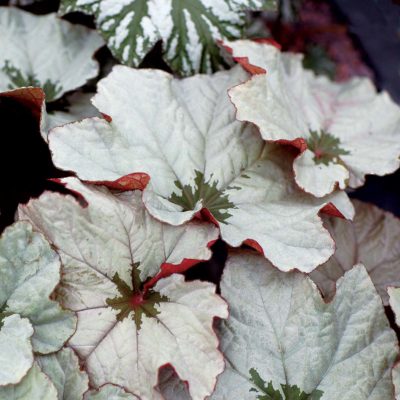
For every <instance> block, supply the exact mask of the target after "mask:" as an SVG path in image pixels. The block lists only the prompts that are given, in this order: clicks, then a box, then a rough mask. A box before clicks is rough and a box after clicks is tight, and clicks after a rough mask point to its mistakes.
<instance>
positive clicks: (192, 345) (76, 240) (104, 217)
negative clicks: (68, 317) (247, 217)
mask: <svg viewBox="0 0 400 400" xmlns="http://www.w3.org/2000/svg"><path fill="white" fill-rule="evenodd" d="M63 183H64V184H65V185H66V186H67V187H68V188H69V189H71V190H73V191H74V192H76V193H80V195H81V196H83V198H84V200H85V201H86V202H87V205H86V207H82V206H81V205H80V204H79V203H78V202H77V201H76V200H75V199H74V198H72V197H71V196H62V195H59V194H57V193H45V194H43V195H42V196H41V197H40V198H39V199H37V200H31V201H30V202H29V203H28V204H27V205H26V206H20V210H19V216H20V218H27V219H29V220H30V221H31V222H32V223H33V224H34V226H35V227H36V228H37V229H39V230H40V231H42V232H43V233H44V234H45V235H46V237H48V238H49V240H50V241H51V243H53V245H54V246H56V247H57V249H58V252H59V254H60V256H61V259H62V262H63V266H64V273H63V280H62V282H61V285H60V288H59V291H58V292H59V298H60V300H62V302H63V304H65V305H66V306H68V307H71V308H72V309H73V310H74V311H76V312H77V314H78V329H77V332H76V333H75V335H74V336H73V337H72V339H71V340H70V341H69V345H70V346H71V347H72V348H73V349H74V350H75V351H76V352H77V353H78V355H79V356H80V357H81V358H82V359H83V360H84V364H85V368H86V370H87V372H88V374H89V377H90V379H91V383H92V385H93V386H94V387H100V386H102V385H104V384H106V383H113V384H116V385H120V386H122V387H124V388H127V389H128V390H129V391H130V392H132V393H134V394H136V395H138V396H140V397H141V398H142V399H153V398H154V399H156V398H158V397H157V391H156V389H154V387H155V386H156V384H157V379H158V370H159V368H161V367H162V366H164V365H165V364H171V365H173V366H174V368H175V369H176V371H177V372H178V374H179V376H180V377H181V378H182V379H184V380H185V381H188V382H189V383H190V387H191V394H192V396H193V398H194V399H203V398H204V397H205V396H207V395H209V394H210V393H211V392H212V389H213V387H214V385H215V381H216V377H217V375H218V374H220V373H221V372H222V370H223V367H224V363H223V357H222V355H221V353H220V352H219V351H218V340H217V337H216V336H215V334H214V331H213V327H212V325H213V319H214V318H215V317H221V318H226V316H227V307H226V304H225V302H224V301H223V300H222V299H221V298H220V297H219V296H218V295H216V294H215V286H214V285H212V284H209V283H205V282H199V281H196V282H185V281H184V278H183V276H181V275H173V276H171V277H168V278H163V277H164V276H167V275H170V274H171V273H172V272H175V271H180V270H184V269H187V268H188V266H190V265H193V263H195V262H198V261H200V260H205V259H209V258H210V256H211V253H210V251H209V249H208V245H209V244H210V243H212V242H213V241H215V240H216V238H217V233H218V232H217V229H216V228H215V227H214V226H213V225H211V224H202V223H196V222H191V223H188V224H186V225H182V226H178V227H174V226H170V225H166V224H163V223H161V222H159V221H157V220H155V219H153V218H152V217H151V216H150V215H149V214H148V213H147V212H146V211H145V208H144V206H143V203H142V200H141V192H138V191H136V192H123V193H120V194H118V195H117V194H115V195H113V194H112V193H110V191H109V190H108V189H106V188H99V187H95V186H85V185H84V184H82V183H80V182H79V181H78V180H77V179H75V178H69V179H64V180H63ZM160 278H162V279H160ZM204 365H207V369H206V370H205V369H204Z"/></svg>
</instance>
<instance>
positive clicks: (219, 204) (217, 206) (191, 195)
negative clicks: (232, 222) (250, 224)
mask: <svg viewBox="0 0 400 400" xmlns="http://www.w3.org/2000/svg"><path fill="white" fill-rule="evenodd" d="M174 183H175V186H176V187H177V188H178V189H179V190H180V191H181V193H180V194H177V193H172V195H171V196H170V197H169V199H168V200H169V201H170V202H171V203H174V204H177V205H179V206H181V207H182V208H183V211H190V210H193V209H194V208H195V206H196V203H197V202H198V201H200V200H201V201H202V203H203V207H204V208H206V209H207V210H208V211H209V212H210V213H211V214H212V215H213V217H214V218H215V219H216V220H217V221H218V222H221V223H226V220H227V219H228V218H229V217H230V216H231V214H229V212H228V210H230V209H233V208H235V205H234V204H233V203H232V202H230V201H229V197H228V195H227V194H224V193H223V191H222V190H220V189H218V188H217V186H218V181H214V182H213V183H211V182H210V181H208V182H205V180H204V174H203V173H202V172H200V171H195V179H194V187H192V186H191V185H182V184H181V183H180V182H179V181H175V182H174Z"/></svg>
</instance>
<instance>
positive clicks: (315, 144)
mask: <svg viewBox="0 0 400 400" xmlns="http://www.w3.org/2000/svg"><path fill="white" fill-rule="evenodd" d="M307 147H308V149H309V150H311V151H312V152H313V153H314V162H315V163H316V164H325V165H329V163H331V162H333V163H335V164H340V163H341V159H340V156H341V155H348V154H350V152H349V151H347V150H344V149H343V148H341V147H340V139H338V138H336V137H335V136H333V135H331V134H330V133H328V132H325V131H324V130H321V131H319V132H317V131H310V137H309V138H308V139H307Z"/></svg>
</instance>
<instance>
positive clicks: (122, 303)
mask: <svg viewBox="0 0 400 400" xmlns="http://www.w3.org/2000/svg"><path fill="white" fill-rule="evenodd" d="M131 276H132V287H130V286H129V285H128V284H127V283H126V282H125V281H124V280H122V279H121V278H120V277H119V275H118V273H116V274H115V275H114V277H113V279H112V281H113V282H114V283H115V285H116V286H117V289H118V292H119V294H120V295H119V296H116V297H114V298H112V299H107V300H106V303H107V304H108V305H109V306H110V307H112V308H113V309H114V310H117V311H118V314H117V320H118V321H123V320H124V319H125V318H128V317H129V316H130V315H131V317H132V319H133V320H134V321H135V324H136V328H137V329H138V330H139V329H140V327H141V325H142V318H143V315H146V316H147V317H149V318H156V319H157V315H158V314H159V311H158V310H157V308H156V305H158V304H160V303H161V302H168V301H169V299H168V298H167V297H166V296H162V295H161V294H160V293H158V292H156V291H154V290H152V289H149V290H144V289H143V283H142V282H141V280H140V271H139V264H134V265H133V266H132V273H131Z"/></svg>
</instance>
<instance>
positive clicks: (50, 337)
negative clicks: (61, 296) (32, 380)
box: [0, 222, 76, 385]
mask: <svg viewBox="0 0 400 400" xmlns="http://www.w3.org/2000/svg"><path fill="white" fill-rule="evenodd" d="M59 281H60V260H59V258H58V256H57V254H56V253H55V252H54V251H53V250H52V249H51V247H50V245H49V243H47V242H46V241H45V240H44V238H43V236H42V235H41V234H39V233H37V232H34V231H33V229H32V226H31V225H30V224H29V223H27V222H18V223H15V224H14V225H12V226H11V227H9V228H7V229H6V230H5V231H4V233H3V235H2V237H1V239H0V311H1V313H0V326H1V330H0V333H1V336H0V338H1V340H0V342H1V347H2V352H1V353H2V354H1V356H2V357H3V358H4V357H5V358H7V359H8V361H7V360H4V359H3V361H4V365H7V366H8V367H7V368H11V367H12V368H16V369H17V370H18V371H25V372H26V371H27V368H26V367H27V366H29V367H30V366H31V365H32V361H33V356H32V355H30V354H29V350H28V348H27V346H28V344H27V343H25V342H24V343H23V344H22V343H19V344H18V347H16V348H18V349H19V351H18V353H17V354H15V353H13V352H10V350H9V347H10V346H13V345H17V343H16V340H17V338H16V337H19V341H22V340H29V339H30V341H31V343H32V350H31V352H32V351H33V352H38V353H42V354H47V353H52V352H54V351H57V350H59V349H60V348H61V347H62V346H63V344H64V343H65V342H66V341H67V340H68V338H69V337H70V336H71V335H72V334H73V333H74V331H75V328H76V318H75V316H74V314H73V313H72V312H70V311H66V310H63V309H62V308H61V307H60V305H59V304H58V303H57V302H56V301H54V300H51V299H50V296H51V295H52V293H53V291H54V289H55V287H56V286H57V285H58V283H59ZM17 316H18V317H21V318H23V319H22V320H20V319H18V318H16V317H17ZM11 323H12V325H13V331H15V332H16V333H15V336H16V337H15V336H14V337H10V338H9V339H10V340H9V341H7V340H6V338H7V332H9V331H10V329H11ZM22 325H24V326H22ZM32 328H33V329H32ZM21 346H22V347H21ZM29 346H30V345H29ZM17 355H18V357H17ZM28 360H29V361H28ZM29 363H30V365H29ZM14 364H15V365H23V366H24V367H21V368H20V367H15V366H13V365H14ZM29 367H28V368H29ZM6 375H7V374H6ZM18 377H19V379H18ZM4 378H5V379H4V380H3V381H0V385H2V384H3V385H4V384H7V383H11V382H9V381H7V376H5V377H4ZM9 378H10V377H9ZM20 378H21V376H20V374H16V375H15V377H14V378H13V377H11V379H14V380H15V379H16V380H17V381H19V380H20ZM14 383H15V381H14Z"/></svg>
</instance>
